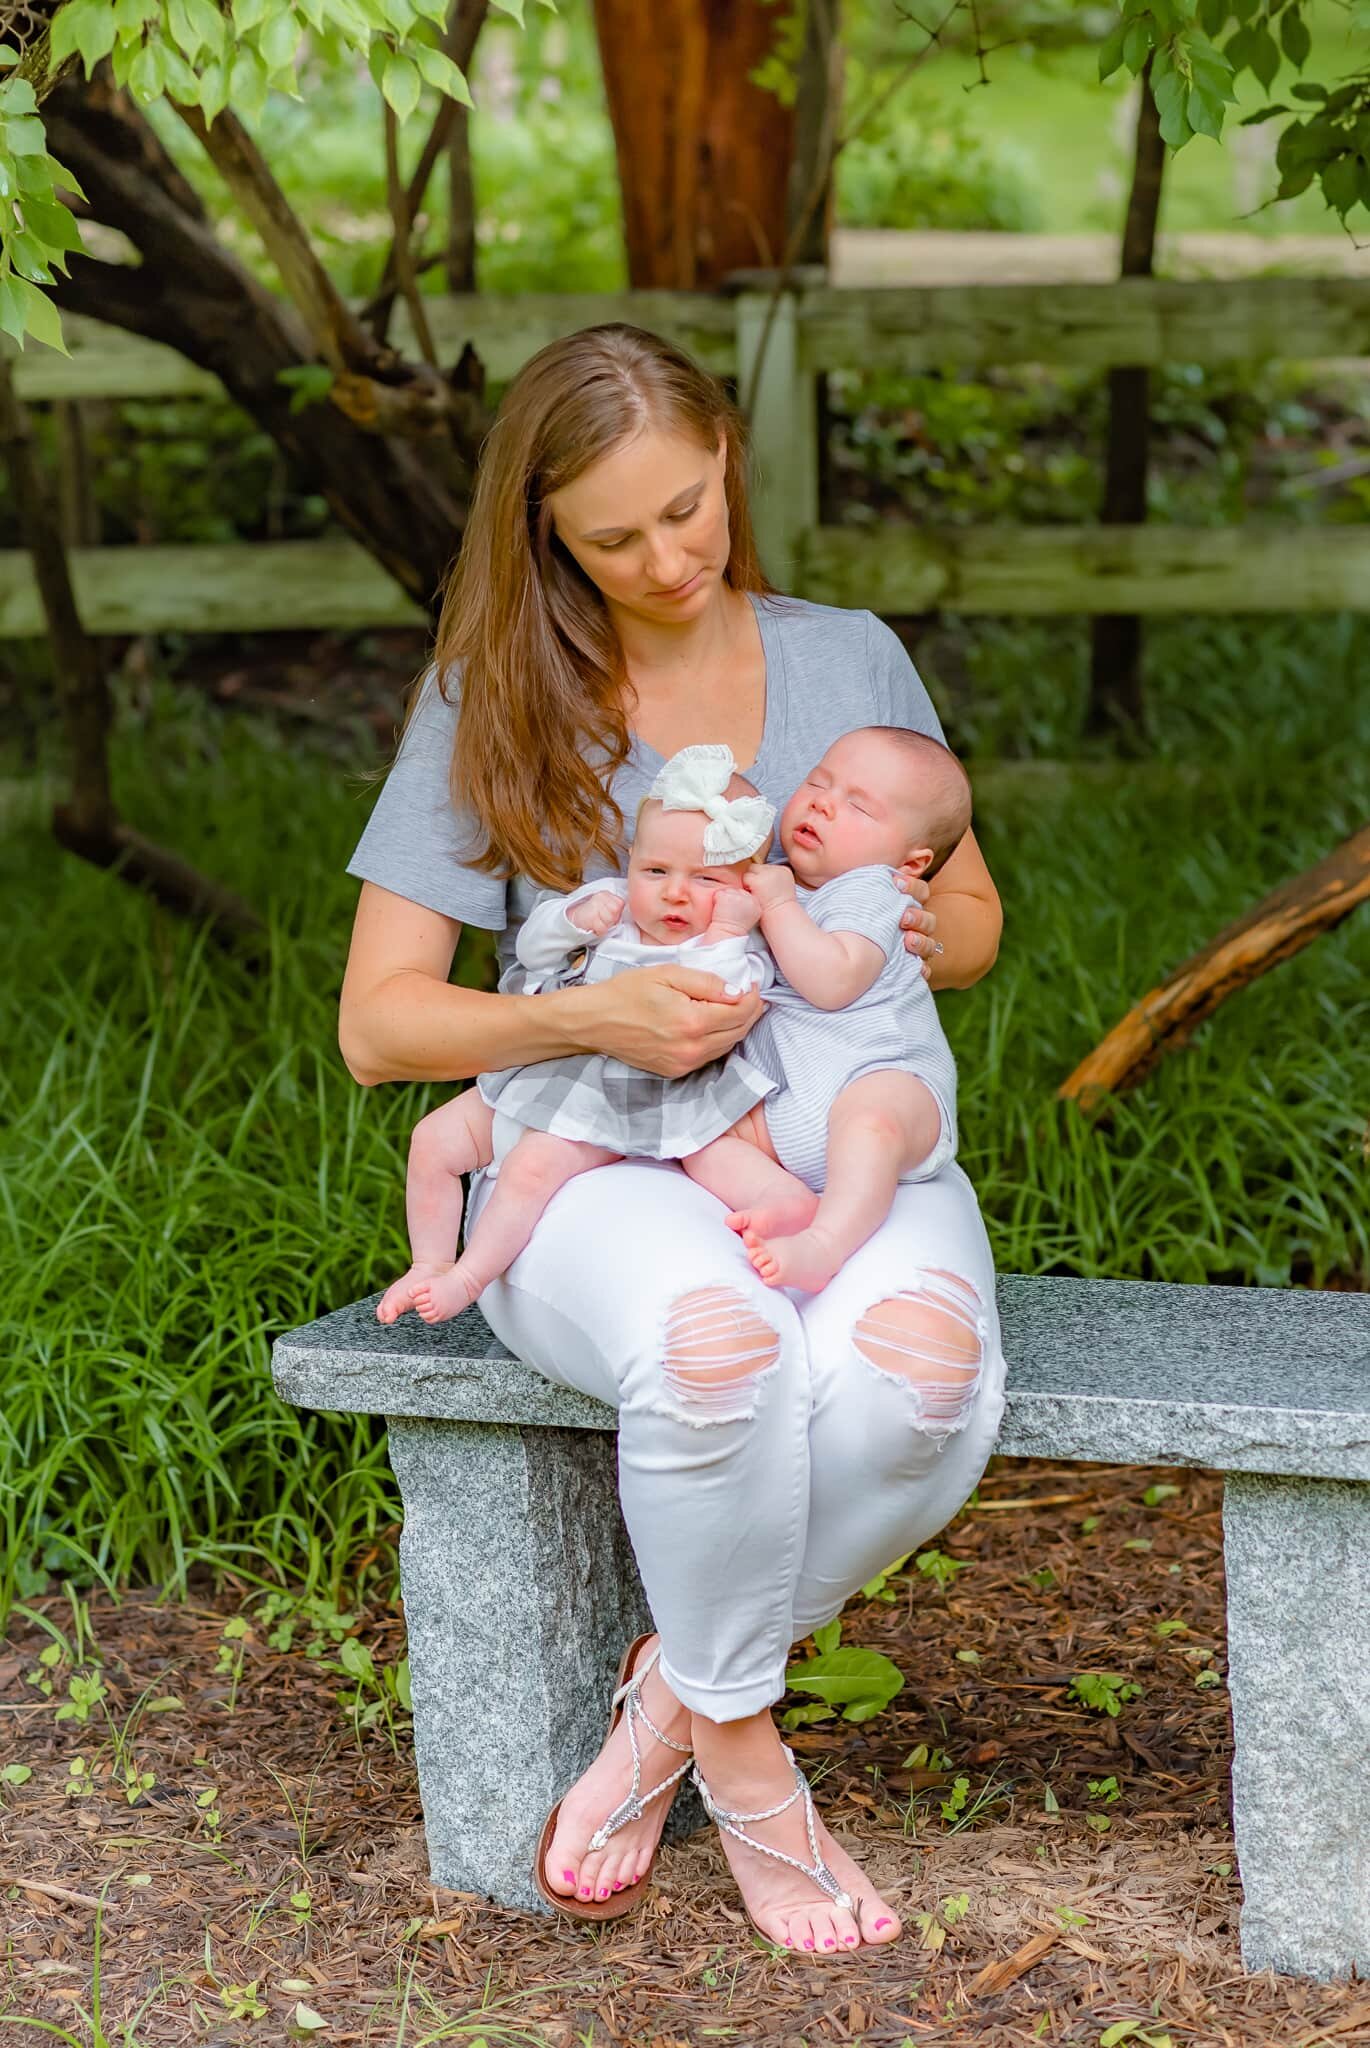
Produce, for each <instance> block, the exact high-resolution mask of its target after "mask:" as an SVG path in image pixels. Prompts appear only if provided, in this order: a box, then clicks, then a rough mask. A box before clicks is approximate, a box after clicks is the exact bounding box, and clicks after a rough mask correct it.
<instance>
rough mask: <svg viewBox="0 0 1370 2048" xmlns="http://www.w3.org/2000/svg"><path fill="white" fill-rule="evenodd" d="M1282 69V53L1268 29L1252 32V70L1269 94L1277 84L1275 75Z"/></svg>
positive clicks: (1258, 29)
mask: <svg viewBox="0 0 1370 2048" xmlns="http://www.w3.org/2000/svg"><path fill="white" fill-rule="evenodd" d="M1279 68H1280V53H1279V49H1278V47H1277V45H1276V42H1275V38H1274V37H1273V36H1272V35H1271V33H1270V31H1269V29H1268V28H1257V29H1254V30H1253V31H1252V46H1251V69H1252V70H1253V71H1254V72H1255V74H1256V76H1257V78H1258V79H1259V80H1260V82H1261V84H1262V85H1263V86H1264V87H1265V89H1266V91H1267V92H1269V90H1270V88H1271V86H1272V85H1273V84H1274V83H1275V74H1276V72H1277V71H1278V70H1279Z"/></svg>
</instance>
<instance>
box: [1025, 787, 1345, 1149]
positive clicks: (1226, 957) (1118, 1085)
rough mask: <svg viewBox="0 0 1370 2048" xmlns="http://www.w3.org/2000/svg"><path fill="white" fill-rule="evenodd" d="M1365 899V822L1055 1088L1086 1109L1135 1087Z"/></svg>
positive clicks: (1136, 1011) (1185, 966) (1234, 927)
mask: <svg viewBox="0 0 1370 2048" xmlns="http://www.w3.org/2000/svg"><path fill="white" fill-rule="evenodd" d="M1367 900H1370V825H1363V826H1362V827H1361V829H1360V830H1359V831H1358V832H1353V833H1352V835H1351V837H1350V838H1349V839H1348V840H1346V841H1344V842H1343V844H1342V845H1341V846H1339V847H1338V848H1337V849H1336V851H1335V852H1334V853H1330V854H1329V855H1328V856H1327V858H1326V860H1323V861H1319V863H1318V865H1317V866H1316V867H1312V868H1309V869H1307V870H1306V871H1305V873H1303V874H1301V875H1295V876H1294V877H1293V879H1292V880H1291V881H1288V882H1284V883H1281V885H1280V887H1279V888H1278V889H1276V890H1274V891H1272V893H1271V894H1270V895H1269V896H1266V897H1264V898H1263V899H1262V901H1261V902H1259V903H1258V904H1257V905H1256V906H1255V908H1254V910H1250V911H1248V912H1247V914H1246V916H1245V917H1243V918H1240V919H1239V920H1238V921H1237V923H1236V924H1230V925H1228V926H1227V927H1226V928H1225V929H1224V930H1223V931H1220V932H1219V933H1218V935H1217V937H1216V938H1215V939H1212V940H1210V942H1209V944H1208V945H1206V946H1204V947H1203V948H1202V949H1201V951H1199V952H1197V953H1195V954H1193V955H1192V956H1191V957H1190V958H1189V959H1188V960H1186V961H1184V962H1183V963H1182V965H1181V966H1179V967H1177V968H1176V969H1175V972H1174V973H1173V974H1172V975H1171V976H1170V978H1169V980H1167V981H1164V982H1162V983H1161V986H1160V987H1159V988H1154V989H1152V990H1151V991H1150V993H1149V994H1148V995H1145V996H1143V997H1142V1000H1141V1001H1140V1002H1139V1003H1138V1004H1136V1006H1135V1007H1134V1008H1133V1009H1131V1010H1129V1011H1128V1013H1127V1015H1126V1016H1125V1017H1124V1018H1123V1019H1122V1021H1121V1022H1120V1023H1118V1024H1115V1025H1114V1027H1113V1029H1112V1030H1111V1031H1110V1032H1109V1034H1108V1036H1107V1038H1105V1039H1103V1040H1102V1042H1101V1043H1100V1044H1099V1045H1097V1046H1096V1047H1095V1048H1094V1050H1093V1052H1092V1053H1090V1054H1089V1056H1088V1058H1087V1059H1083V1060H1081V1062H1080V1064H1079V1066H1078V1067H1077V1068H1076V1069H1075V1071H1074V1073H1073V1074H1072V1075H1071V1076H1070V1078H1069V1080H1067V1081H1065V1082H1063V1083H1062V1085H1061V1087H1060V1089H1059V1090H1058V1091H1057V1092H1058V1095H1059V1097H1060V1099H1061V1100H1062V1101H1064V1102H1078V1103H1079V1104H1080V1106H1081V1107H1082V1108H1083V1109H1092V1108H1093V1107H1094V1106H1095V1105H1096V1104H1097V1103H1098V1101H1099V1100H1100V1098H1101V1097H1103V1096H1105V1095H1109V1094H1115V1093H1117V1092H1119V1091H1120V1090H1122V1089H1124V1088H1133V1087H1135V1086H1136V1084H1137V1083H1138V1081H1140V1080H1142V1079H1143V1077H1144V1076H1145V1075H1147V1074H1149V1073H1150V1071H1151V1069H1152V1068H1153V1067H1154V1066H1155V1065H1156V1064H1157V1062H1158V1061H1159V1060H1161V1059H1162V1058H1164V1056H1165V1054H1166V1053H1168V1052H1173V1051H1175V1049H1176V1048H1177V1047H1178V1046H1182V1045H1184V1044H1185V1043H1186V1042H1187V1041H1188V1039H1189V1038H1190V1037H1191V1036H1192V1034H1193V1032H1194V1031H1195V1030H1196V1029H1197V1028H1198V1026H1199V1025H1200V1024H1202V1023H1203V1022H1204V1020H1205V1018H1207V1017H1211V1016H1212V1014H1213V1012H1214V1011H1215V1010H1216V1009H1217V1008H1218V1006H1219V1004H1220V1003H1224V1002H1226V1000H1227V998H1228V997H1229V996H1231V995H1235V994H1236V993H1237V991H1238V990H1239V989H1243V988H1246V987H1247V986H1248V985H1249V984H1250V983H1251V982H1253V981H1255V980H1257V979H1258V978H1259V977H1260V976H1261V975H1262V974H1268V973H1269V971H1270V969H1271V968H1272V967H1278V966H1279V964H1280V962H1281V961H1282V960H1289V959H1292V958H1293V956H1294V954H1295V953H1301V952H1302V951H1303V949H1304V947H1305V946H1311V945H1312V943H1313V941H1314V939H1316V938H1317V937H1318V936H1319V934H1320V933H1322V932H1327V931H1331V930H1332V929H1333V927H1334V926H1335V925H1339V924H1340V923H1341V921H1342V919H1343V918H1344V917H1348V916H1349V915H1350V913H1351V912H1352V911H1353V910H1354V909H1355V908H1356V906H1357V905H1358V904H1360V903H1364V902H1366V901H1367Z"/></svg>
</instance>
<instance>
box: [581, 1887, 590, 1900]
mask: <svg viewBox="0 0 1370 2048" xmlns="http://www.w3.org/2000/svg"><path fill="white" fill-rule="evenodd" d="M580 1896H581V1897H582V1898H583V1899H588V1898H589V1896H590V1887H589V1885H588V1884H583V1885H582V1886H581V1888H580Z"/></svg>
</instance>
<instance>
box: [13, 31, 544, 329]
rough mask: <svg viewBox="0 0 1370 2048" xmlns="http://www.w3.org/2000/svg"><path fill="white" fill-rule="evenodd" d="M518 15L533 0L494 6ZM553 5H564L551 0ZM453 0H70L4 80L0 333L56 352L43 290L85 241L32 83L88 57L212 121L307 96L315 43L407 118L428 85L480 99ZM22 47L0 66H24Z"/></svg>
mask: <svg viewBox="0 0 1370 2048" xmlns="http://www.w3.org/2000/svg"><path fill="white" fill-rule="evenodd" d="M492 5H493V6H495V7H496V8H498V9H499V10H500V12H502V13H504V14H506V15H510V16H512V17H513V19H514V20H516V21H517V22H519V23H520V24H521V23H522V20H523V11H524V0H492ZM541 5H543V6H544V7H546V8H548V9H550V10H552V11H555V0H541ZM446 19H447V0H232V4H231V5H230V6H225V7H220V6H217V5H215V4H214V0H67V4H66V5H65V6H63V7H61V8H60V9H59V10H58V12H57V13H56V15H55V16H54V18H53V23H52V30H51V36H50V41H49V45H48V50H47V54H46V58H45V59H43V60H42V71H41V73H40V74H39V75H38V77H37V78H36V79H35V78H30V77H25V76H17V75H16V76H14V77H10V78H8V79H6V80H5V82H4V84H3V85H0V327H3V328H4V330H5V331H6V332H7V333H9V334H11V335H12V336H13V337H14V338H15V339H16V340H18V341H20V342H21V343H22V340H23V336H24V334H25V333H26V332H27V333H29V334H32V335H33V336H34V337H35V338H36V339H37V340H39V341H44V342H47V343H48V344H49V345H50V346H52V347H55V348H61V347H62V345H63V344H62V339H61V329H60V325H59V322H58V319H57V315H56V312H55V310H54V309H53V306H52V304H51V301H50V300H48V299H47V298H45V296H44V294H43V292H42V290H41V289H40V287H41V286H42V285H45V284H51V283H52V281H53V277H52V271H53V267H54V265H56V266H57V267H60V268H63V269H65V267H66V266H65V263H64V261H63V258H64V255H65V253H66V252H67V251H68V250H71V249H79V248H80V247H81V242H80V237H79V235H78V233H77V230H76V226H75V223H74V221H73V220H72V217H71V215H70V213H69V212H68V211H67V209H66V208H65V207H64V206H63V205H62V204H61V202H60V200H59V199H58V197H57V189H58V187H62V188H64V189H65V190H66V191H68V192H70V191H73V190H76V189H77V188H76V185H75V180H74V179H73V178H71V177H70V175H68V174H67V173H65V172H63V170H62V167H61V165H60V164H57V163H56V162H54V160H53V159H52V158H51V157H49V156H48V155H47V152H46V148H45V143H44V134H43V124H42V119H41V117H40V115H39V113H38V96H37V91H36V84H37V83H42V82H43V80H44V78H45V77H46V76H47V75H55V74H56V73H57V72H58V71H60V69H61V68H62V67H63V66H65V65H68V64H70V63H72V62H73V61H75V62H78V63H79V64H80V65H81V66H82V67H83V69H84V71H85V75H86V77H87V78H89V77H90V76H91V74H92V72H93V71H94V70H95V67H96V66H97V65H98V64H101V63H104V62H105V61H106V60H107V61H108V63H109V66H110V70H111V72H112V74H113V77H114V81H115V83H116V85H120V86H123V87H125V88H126V89H127V90H128V91H129V93H131V94H132V96H133V98H134V99H135V100H136V101H137V102H138V103H139V105H141V106H144V107H147V106H151V105H152V104H153V103H154V102H155V101H157V100H160V99H163V98H167V99H170V100H172V101H174V102H175V103H177V104H178V105H180V106H185V107H198V108H199V109H200V110H201V111H202V113H203V114H204V116H205V118H206V119H207V120H208V121H211V122H212V121H214V120H215V119H216V118H217V116H218V115H219V114H220V113H222V112H223V110H224V108H225V107H227V106H230V105H231V106H232V107H233V109H234V111H235V112H236V113H238V114H241V115H242V116H244V117H245V118H246V119H247V120H249V121H255V120H256V119H257V118H258V117H259V116H260V115H261V113H262V111H263V109H264V107H265V106H266V103H267V98H268V95H269V94H271V93H285V94H287V95H289V96H290V97H292V98H298V97H299V92H300V87H299V77H298V70H299V65H300V62H301V59H302V54H303V51H304V49H305V46H306V42H308V43H309V44H310V45H311V46H312V47H313V48H314V49H315V50H317V51H318V52H319V53H320V54H321V55H322V56H323V57H324V59H325V60H326V61H327V62H329V63H331V64H334V65H336V66H338V67H339V68H342V67H345V66H346V65H348V64H349V63H356V62H358V61H359V60H360V61H363V62H365V64H366V65H367V66H368V68H369V70H370V73H371V76H372V78H373V80H374V81H375V84H376V86H377V88H378V90H379V91H380V93H381V95H382V97H383V99H384V100H385V102H386V104H387V105H388V106H390V107H391V108H393V110H394V113H395V115H396V117H397V119H398V120H399V121H401V122H404V121H407V120H408V119H409V118H410V117H411V116H412V115H413V114H414V113H415V111H416V110H417V108H418V105H419V101H420V98H421V96H422V93H423V91H424V88H425V87H428V88H431V89H432V90H434V91H436V92H438V93H441V94H443V95H445V96H446V97H448V98H450V99H455V100H458V101H460V102H461V103H462V104H463V105H466V106H469V105H470V104H471V95H470V90H469V88H468V86H467V82H466V79H465V77H464V75H463V73H462V72H461V70H460V69H459V68H458V66H457V65H456V64H454V63H453V61H452V59H451V58H450V57H449V56H448V55H447V54H446V52H445V51H444V50H443V49H441V48H440V47H439V45H440V41H441V36H442V31H443V28H444V25H445V23H446ZM21 61H22V60H21V56H20V52H19V51H18V50H17V49H14V48H12V47H6V48H4V49H3V50H0V67H3V68H4V69H6V70H9V71H14V70H15V68H16V66H18V65H19V64H20V63H21Z"/></svg>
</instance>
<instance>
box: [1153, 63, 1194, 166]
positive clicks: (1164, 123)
mask: <svg viewBox="0 0 1370 2048" xmlns="http://www.w3.org/2000/svg"><path fill="white" fill-rule="evenodd" d="M1151 90H1152V92H1153V94H1154V95H1155V99H1156V111H1157V113H1158V114H1159V115H1160V127H1161V138H1162V140H1163V141H1165V142H1168V143H1169V144H1170V147H1171V148H1172V149H1183V147H1184V145H1185V143H1186V142H1188V141H1189V138H1190V136H1191V135H1192V134H1193V133H1194V131H1193V129H1192V128H1191V126H1190V124H1189V114H1188V100H1189V92H1188V89H1187V87H1186V85H1185V82H1184V80H1183V79H1182V78H1181V77H1180V75H1179V73H1178V72H1177V71H1173V70H1172V71H1165V72H1162V71H1161V70H1160V68H1159V66H1158V67H1157V68H1156V69H1155V70H1154V71H1153V72H1152V74H1151Z"/></svg>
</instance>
